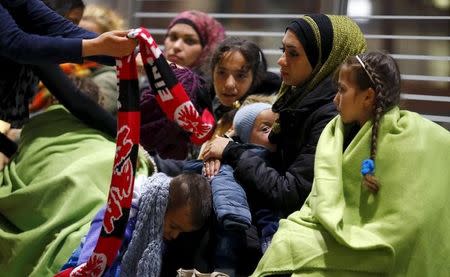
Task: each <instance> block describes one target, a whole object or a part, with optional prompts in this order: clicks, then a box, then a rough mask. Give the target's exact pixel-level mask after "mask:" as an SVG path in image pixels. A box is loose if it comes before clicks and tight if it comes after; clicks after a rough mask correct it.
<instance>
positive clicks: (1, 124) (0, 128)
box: [0, 120, 11, 134]
mask: <svg viewBox="0 0 450 277" xmlns="http://www.w3.org/2000/svg"><path fill="white" fill-rule="evenodd" d="M10 128H11V124H9V123H8V122H6V121H3V120H0V133H2V134H6V132H8V130H9V129H10Z"/></svg>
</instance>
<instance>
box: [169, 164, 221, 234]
mask: <svg viewBox="0 0 450 277" xmlns="http://www.w3.org/2000/svg"><path fill="white" fill-rule="evenodd" d="M185 205H189V207H190V208H191V217H192V225H193V226H194V227H195V228H200V227H202V226H203V225H204V224H205V222H206V220H207V219H208V217H209V215H210V214H211V209H212V199H211V187H210V185H209V182H208V180H207V179H206V178H205V177H203V176H202V175H200V174H197V173H182V174H180V175H178V176H176V177H175V178H173V179H172V180H171V181H170V187H169V203H168V206H167V209H168V210H169V209H174V210H176V209H179V208H182V207H184V206H185Z"/></svg>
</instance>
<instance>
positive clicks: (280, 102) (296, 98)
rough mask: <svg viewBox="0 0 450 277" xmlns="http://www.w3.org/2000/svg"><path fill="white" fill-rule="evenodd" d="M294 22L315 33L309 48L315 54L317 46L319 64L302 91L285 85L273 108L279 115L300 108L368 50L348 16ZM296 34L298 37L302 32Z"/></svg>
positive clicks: (329, 16) (362, 37)
mask: <svg viewBox="0 0 450 277" xmlns="http://www.w3.org/2000/svg"><path fill="white" fill-rule="evenodd" d="M294 21H302V22H301V24H298V26H297V27H299V28H301V26H304V25H305V23H307V24H308V25H309V26H310V27H311V29H312V30H313V31H314V39H315V42H314V43H308V49H309V52H314V51H312V50H311V47H317V49H316V51H317V52H318V54H317V64H316V65H315V67H314V68H313V72H312V74H311V78H310V79H309V80H308V81H306V82H305V83H304V84H303V85H302V88H301V89H300V90H298V89H296V90H293V89H291V86H288V85H286V84H285V83H282V85H281V88H280V91H279V92H278V98H277V100H276V102H275V103H274V105H273V110H274V111H275V112H279V111H280V110H282V109H286V108H292V107H296V106H298V103H299V102H300V101H301V100H302V99H303V97H304V96H305V95H306V94H307V93H308V92H310V91H311V90H313V89H314V88H315V87H316V86H317V85H318V84H319V83H320V82H321V81H323V80H324V79H325V78H326V77H328V76H329V75H330V74H332V73H333V71H334V70H336V68H337V67H338V66H339V65H340V64H341V63H342V62H343V61H344V60H345V59H346V58H347V57H348V56H352V55H357V54H360V53H363V52H364V51H365V50H366V40H365V38H364V35H363V33H362V32H361V30H360V29H359V27H358V25H356V23H355V22H354V21H352V20H351V19H350V18H349V17H347V16H338V15H314V16H303V17H302V18H299V19H296V20H294ZM291 24H292V23H291ZM291 24H290V25H288V26H291ZM330 24H331V26H330ZM294 33H296V34H298V32H294ZM301 40H305V38H302V39H300V38H299V41H301ZM311 45H312V46H311ZM310 63H311V61H310ZM276 129H277V128H274V129H273V131H275V132H276V131H277V130H276Z"/></svg>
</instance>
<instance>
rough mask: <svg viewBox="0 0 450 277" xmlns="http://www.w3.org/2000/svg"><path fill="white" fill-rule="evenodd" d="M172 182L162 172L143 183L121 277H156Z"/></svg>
mask: <svg viewBox="0 0 450 277" xmlns="http://www.w3.org/2000/svg"><path fill="white" fill-rule="evenodd" d="M171 180H172V178H171V177H168V176H167V175H165V174H164V173H155V174H153V175H152V176H151V177H149V178H148V179H147V181H146V182H144V184H143V187H142V196H141V198H140V199H139V211H138V215H137V221H136V227H135V229H134V232H133V236H132V238H131V242H130V244H129V246H128V249H127V251H126V252H125V255H124V257H123V260H122V270H121V273H120V276H122V277H125V276H148V277H159V275H160V271H161V259H162V247H163V228H164V227H163V226H164V215H165V213H166V209H167V204H168V200H169V183H170V181H171Z"/></svg>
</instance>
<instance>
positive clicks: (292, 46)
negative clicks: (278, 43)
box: [284, 44, 297, 49]
mask: <svg viewBox="0 0 450 277" xmlns="http://www.w3.org/2000/svg"><path fill="white" fill-rule="evenodd" d="M284 47H286V48H293V49H297V47H296V46H295V45H292V44H285V45H284Z"/></svg>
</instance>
